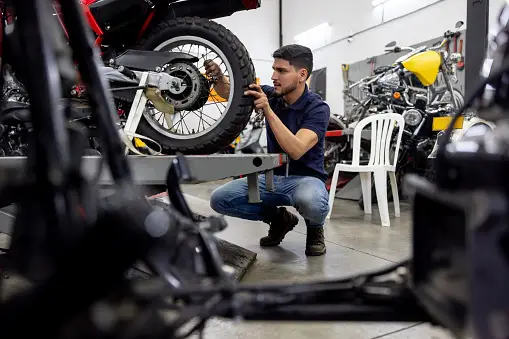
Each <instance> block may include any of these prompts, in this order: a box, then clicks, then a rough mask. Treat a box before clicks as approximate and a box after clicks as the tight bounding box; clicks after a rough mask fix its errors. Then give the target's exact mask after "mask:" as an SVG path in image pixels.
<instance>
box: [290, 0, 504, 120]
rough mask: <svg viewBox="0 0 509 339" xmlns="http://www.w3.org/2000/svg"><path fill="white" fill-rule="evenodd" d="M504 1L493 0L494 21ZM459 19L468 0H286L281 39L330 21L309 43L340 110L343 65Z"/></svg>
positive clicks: (413, 40) (437, 33)
mask: <svg viewBox="0 0 509 339" xmlns="http://www.w3.org/2000/svg"><path fill="white" fill-rule="evenodd" d="M504 1H505V0H491V1H490V7H491V8H492V9H493V10H492V11H491V13H490V21H494V20H495V18H496V17H497V15H498V13H499V11H500V8H501V6H502V4H503V3H504ZM458 20H463V21H466V1H465V0H413V1H408V0H390V1H389V2H387V3H385V4H383V5H380V6H377V7H373V5H372V0H356V1H346V0H315V1H313V2H312V5H311V2H309V1H307V0H283V27H284V29H283V42H284V44H289V43H295V42H297V41H298V40H297V39H296V38H295V37H296V36H297V37H299V34H300V35H302V33H303V32H306V31H307V30H309V29H312V28H313V27H316V26H317V25H320V24H322V23H328V24H329V31H328V33H327V34H325V35H326V36H325V37H322V36H320V37H318V38H316V39H315V42H313V41H311V42H309V44H310V45H312V46H310V47H312V48H313V47H314V48H313V50H314V56H315V68H317V69H318V68H327V80H326V81H327V86H326V87H327V102H328V103H329V105H330V106H331V111H332V112H333V113H337V114H342V113H343V107H344V106H343V96H342V95H341V91H342V89H343V78H342V73H341V64H343V63H348V64H352V63H355V62H360V61H362V60H366V59H368V58H371V57H373V56H377V55H380V54H382V53H383V52H384V46H385V45H386V44H387V43H388V42H390V41H392V40H396V41H397V42H398V44H399V45H407V46H408V45H414V44H416V43H419V42H423V41H427V40H430V39H434V38H436V37H439V36H440V35H442V34H443V32H445V31H446V30H448V29H451V30H452V29H454V25H455V23H456V22H457V21H458ZM463 28H466V26H464V27H463ZM315 35H316V34H315ZM304 40H305V39H304ZM316 41H318V42H320V44H319V45H316ZM313 44H314V46H313ZM335 93H337V94H335Z"/></svg>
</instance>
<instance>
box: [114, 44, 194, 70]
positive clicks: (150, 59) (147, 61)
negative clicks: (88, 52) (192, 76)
mask: <svg viewBox="0 0 509 339" xmlns="http://www.w3.org/2000/svg"><path fill="white" fill-rule="evenodd" d="M198 60H200V59H199V58H198V57H195V56H192V55H189V54H187V53H181V52H167V51H141V50H134V49H129V50H127V51H125V52H124V53H122V54H120V55H119V56H118V57H117V58H116V59H115V63H116V64H117V65H122V66H124V67H127V68H129V69H131V70H136V71H156V69H157V68H159V67H162V66H164V65H167V64H170V63H174V62H176V61H188V62H197V61H198Z"/></svg>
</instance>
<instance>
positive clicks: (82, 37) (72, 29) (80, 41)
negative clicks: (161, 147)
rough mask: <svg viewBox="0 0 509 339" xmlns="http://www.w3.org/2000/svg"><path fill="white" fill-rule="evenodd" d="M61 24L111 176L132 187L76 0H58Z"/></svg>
mask: <svg viewBox="0 0 509 339" xmlns="http://www.w3.org/2000/svg"><path fill="white" fill-rule="evenodd" d="M60 5H61V9H62V14H63V21H64V24H65V25H66V29H67V32H68V34H69V43H70V45H71V47H72V49H73V52H74V57H75V59H76V61H77V62H78V66H79V69H80V74H81V78H82V80H83V82H84V84H85V85H86V86H87V88H88V97H89V101H90V106H91V108H92V113H93V114H94V116H95V118H96V119H97V120H98V128H99V133H100V139H101V143H102V145H103V146H104V150H105V152H104V153H103V154H104V155H103V156H105V157H106V159H107V162H108V164H109V167H110V171H111V176H112V178H113V180H114V181H115V182H116V183H117V184H118V183H120V182H122V184H125V185H127V186H129V185H130V186H132V185H133V184H132V177H131V171H130V167H129V165H128V163H127V158H126V157H125V155H124V147H123V144H122V142H121V140H120V137H119V135H118V129H119V128H120V126H116V125H115V121H116V120H117V119H118V116H117V114H116V112H115V107H114V105H113V97H112V95H111V92H110V90H109V89H110V87H109V84H108V83H107V81H106V80H105V79H104V78H103V77H102V76H101V74H100V71H99V64H100V57H99V53H98V50H97V48H96V47H95V46H94V42H93V40H92V37H91V35H90V28H89V27H88V24H87V23H86V21H85V18H84V15H83V13H82V9H81V7H80V6H81V5H80V3H79V2H78V1H75V0H60Z"/></svg>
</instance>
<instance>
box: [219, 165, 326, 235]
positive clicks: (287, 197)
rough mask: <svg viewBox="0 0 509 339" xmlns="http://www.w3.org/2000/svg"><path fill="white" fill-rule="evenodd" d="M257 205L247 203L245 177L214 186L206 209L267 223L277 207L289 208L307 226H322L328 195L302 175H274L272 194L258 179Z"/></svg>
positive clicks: (322, 186)
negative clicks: (299, 216) (258, 195)
mask: <svg viewBox="0 0 509 339" xmlns="http://www.w3.org/2000/svg"><path fill="white" fill-rule="evenodd" d="M259 179H260V180H259V182H260V186H259V187H260V199H261V200H262V202H261V203H249V202H248V200H249V197H248V189H247V178H242V179H237V180H233V181H230V182H228V183H226V184H224V185H223V186H221V187H218V188H217V189H216V190H214V192H212V195H211V197H210V207H212V209H213V210H214V211H216V212H217V213H220V214H224V215H228V216H231V217H236V218H241V219H247V220H255V221H264V222H267V223H268V222H270V220H271V219H272V217H273V216H274V215H275V214H276V212H277V208H278V207H279V206H293V207H295V208H296V209H297V211H298V212H299V213H300V215H302V217H303V218H304V220H305V221H306V226H308V227H323V224H324V222H325V217H326V216H327V213H328V212H329V194H328V192H327V189H326V188H325V184H324V183H323V181H321V180H320V179H317V178H314V177H302V176H288V177H285V176H277V175H275V176H274V191H273V192H270V191H267V190H266V189H265V175H260V176H259Z"/></svg>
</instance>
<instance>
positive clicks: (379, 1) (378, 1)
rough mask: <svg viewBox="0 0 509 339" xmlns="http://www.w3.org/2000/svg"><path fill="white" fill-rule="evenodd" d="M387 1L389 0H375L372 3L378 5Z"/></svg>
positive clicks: (374, 5)
mask: <svg viewBox="0 0 509 339" xmlns="http://www.w3.org/2000/svg"><path fill="white" fill-rule="evenodd" d="M387 1H389V0H373V1H372V4H373V7H376V6H378V5H381V4H383V3H385V2H387Z"/></svg>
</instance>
